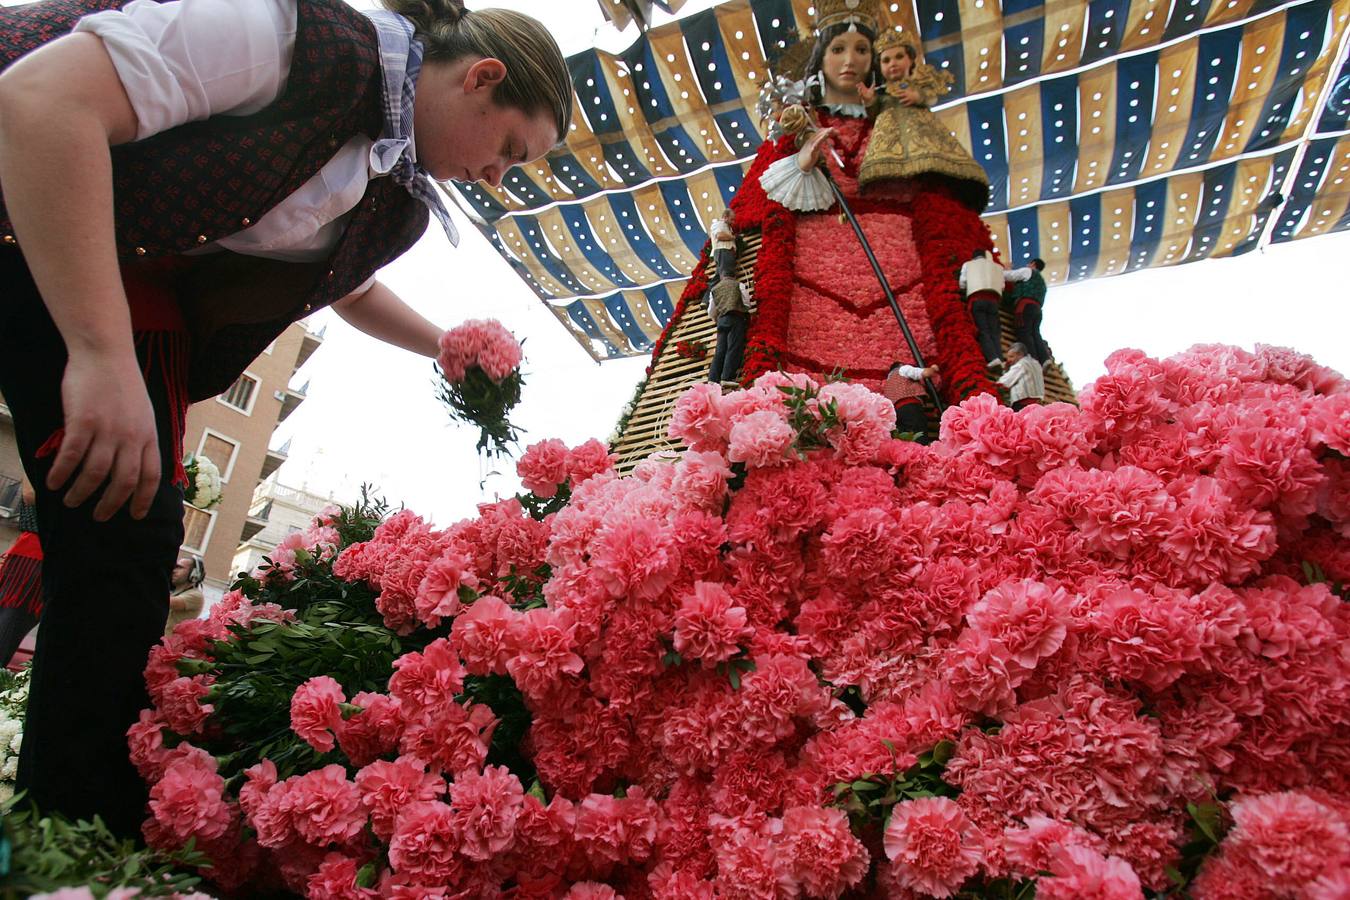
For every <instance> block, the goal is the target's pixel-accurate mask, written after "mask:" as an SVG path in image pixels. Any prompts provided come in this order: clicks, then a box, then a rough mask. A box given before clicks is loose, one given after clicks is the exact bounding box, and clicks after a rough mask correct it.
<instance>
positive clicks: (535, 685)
mask: <svg viewBox="0 0 1350 900" xmlns="http://www.w3.org/2000/svg"><path fill="white" fill-rule="evenodd" d="M573 618H574V617H573V614H572V613H571V612H570V611H569V610H561V611H554V610H551V609H532V610H530V611H529V612H527V613H525V614H524V616H522V617H521V620H520V624H519V625H518V626H517V628H516V631H515V634H514V647H515V652H514V653H512V654H511V656H510V657H508V658H507V660H506V671H507V672H509V673H510V675H511V678H512V679H513V680H514V681H515V683H516V686H517V687H519V688H520V689H521V691H523V692H524V693H525V694H526V696H529V697H532V698H546V697H549V696H551V695H552V694H553V692H554V690H555V689H556V688H557V687H558V686H559V685H560V684H561V683H562V682H563V680H564V679H565V678H566V677H567V676H569V675H577V674H579V673H580V672H581V670H582V668H583V667H584V666H585V662H584V661H583V660H582V659H581V657H580V656H578V655H577V654H576V649H577V648H576V638H575V632H576V627H575V625H574V624H573Z"/></svg>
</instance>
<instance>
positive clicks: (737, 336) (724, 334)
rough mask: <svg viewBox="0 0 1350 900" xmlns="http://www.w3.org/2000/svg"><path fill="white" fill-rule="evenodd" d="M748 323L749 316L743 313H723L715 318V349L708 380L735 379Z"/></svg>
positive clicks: (741, 357)
mask: <svg viewBox="0 0 1350 900" xmlns="http://www.w3.org/2000/svg"><path fill="white" fill-rule="evenodd" d="M749 325H750V317H749V316H747V315H746V314H745V313H740V312H730V313H724V314H723V315H721V316H719V317H718V319H717V349H716V350H714V351H713V361H712V368H711V369H709V370H708V380H709V381H712V382H718V381H735V380H736V378H737V377H738V376H739V375H740V374H741V361H742V359H744V357H745V332H746V329H747V328H748V327H749Z"/></svg>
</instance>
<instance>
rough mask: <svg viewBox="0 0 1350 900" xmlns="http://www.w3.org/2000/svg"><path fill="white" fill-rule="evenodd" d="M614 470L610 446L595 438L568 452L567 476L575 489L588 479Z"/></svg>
mask: <svg viewBox="0 0 1350 900" xmlns="http://www.w3.org/2000/svg"><path fill="white" fill-rule="evenodd" d="M613 470H614V457H612V456H610V455H609V448H608V447H606V446H605V444H604V443H603V442H602V441H599V440H596V439H595V438H591V439H590V440H588V441H586V442H585V443H584V444H580V445H578V446H576V447H573V448H572V449H571V450H569V451H568V453H567V477H568V478H569V479H570V480H571V482H572V488H573V489H574V490H575V489H576V487H577V486H578V485H580V484H581V483H582V482H583V481H585V480H586V479H588V478H592V477H594V476H596V475H601V474H604V473H605V472H612V471H613Z"/></svg>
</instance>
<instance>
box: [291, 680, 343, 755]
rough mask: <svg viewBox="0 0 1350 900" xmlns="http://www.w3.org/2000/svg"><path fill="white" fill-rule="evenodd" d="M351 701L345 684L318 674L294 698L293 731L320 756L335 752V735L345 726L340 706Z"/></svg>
mask: <svg viewBox="0 0 1350 900" xmlns="http://www.w3.org/2000/svg"><path fill="white" fill-rule="evenodd" d="M346 701H347V698H346V696H344V695H343V693H342V685H340V684H338V683H337V682H336V681H334V680H333V679H331V678H329V677H328V676H327V675H317V676H315V677H314V678H311V679H310V680H309V681H306V682H305V683H304V684H302V685H300V687H298V688H296V690H295V694H294V695H292V696H291V730H292V731H294V732H295V733H296V735H297V736H298V737H299V738H300V739H301V740H302V741H304V742H305V743H306V744H309V745H310V746H311V747H313V748H314V749H315V750H318V751H319V752H320V753H327V752H328V751H329V750H332V749H333V746H334V740H333V733H334V732H335V731H337V730H338V729H339V728H341V727H342V710H341V709H340V704H342V703H345V702H346Z"/></svg>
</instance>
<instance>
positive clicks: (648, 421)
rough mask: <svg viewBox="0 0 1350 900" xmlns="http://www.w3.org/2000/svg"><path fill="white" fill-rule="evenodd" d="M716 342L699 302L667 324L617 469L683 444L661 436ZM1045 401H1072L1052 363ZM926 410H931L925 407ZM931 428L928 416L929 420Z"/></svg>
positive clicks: (743, 268) (747, 249)
mask: <svg viewBox="0 0 1350 900" xmlns="http://www.w3.org/2000/svg"><path fill="white" fill-rule="evenodd" d="M740 237H741V238H742V240H743V242H744V243H743V245H742V246H741V249H740V252H739V255H738V257H737V269H736V277H737V278H739V279H740V280H741V281H742V282H744V283H745V284H747V285H750V286H751V292H752V293H753V291H754V272H755V264H756V261H757V260H758V258H759V246H760V233H759V232H758V231H753V232H752V231H745V232H741V234H740ZM1001 318H1002V322H1003V347H1004V349H1005V350H1006V349H1007V348H1008V347H1009V346H1010V345H1011V344H1012V343H1013V342H1014V341H1015V340H1016V337H1015V336H1014V334H1013V317H1012V313H1011V312H1008V311H1007V310H1004V311H1003V313H1002V314H1001ZM681 341H689V342H690V343H695V342H701V343H702V344H703V345H704V346H705V347H707V348H708V358H705V359H693V358H690V357H685V356H681V355H680V354H679V353H677V352H676V350H675V347H676V345H677V344H678V343H679V342H681ZM716 345H717V327H716V325H715V324H714V323H713V321H712V320H711V319H710V318H708V316H707V315H706V314H705V313H704V310H703V308H702V305H701V304H694V303H691V304H689V305H688V306H687V307H686V308H685V310H684V313H683V314H682V315H678V316H677V317H676V318H675V320H674V321H673V322H671V325H670V332H669V334H668V335H667V338H666V345H665V350H664V351H663V352H662V354H661V358H660V359H659V360H657V362H656V365H655V366H654V367H653V369H652V372H651V375H650V376H649V377H648V379H647V383H646V384H645V385H643V387H642V391H641V393H639V394H638V396H637V397H636V398H635V399H634V401H633V411H632V414H631V415H630V416H629V418H628V422H627V423H626V424H625V425H624V428H623V430H622V431H621V432H620V433H619V435H618V437H617V438H615V440H614V444H613V446H612V447H611V448H610V449H611V451H612V452H613V454H614V456H615V458H616V459H617V467H618V469H619V471H620V472H629V471H632V469H633V467H634V466H636V465H637V464H638V463H639V462H641V461H642V460H644V459H646V458H647V457H648V456H651V455H652V454H653V453H658V452H661V451H663V450H682V449H684V446H683V445H682V444H680V443H679V442H678V441H673V440H671V439H670V437H668V436H667V434H666V431H667V426H669V424H670V417H671V414H672V412H673V410H674V408H675V401H676V399H678V398H679V396H680V395H681V394H682V393H684V392H685V391H686V390H688V389H689V388H690V387H692V386H693V385H694V384H696V383H697V382H699V381H703V380H705V379H707V377H708V367H709V366H710V365H711V357H712V351H713V348H714V347H715V346H716ZM1045 399H1046V402H1047V403H1050V402H1054V401H1064V402H1066V403H1077V402H1078V400H1077V393H1076V392H1075V391H1074V389H1073V384H1072V383H1071V382H1070V381H1069V377H1068V376H1067V375H1066V374H1065V373H1064V370H1063V369H1062V368H1060V366H1059V364H1058V363H1054V362H1052V363H1050V364H1049V365H1047V366H1046V367H1045ZM930 412H931V411H930ZM930 427H931V428H932V429H933V430H936V429H937V421H936V419H935V418H934V419H933V420H932V422H931V424H930Z"/></svg>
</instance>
